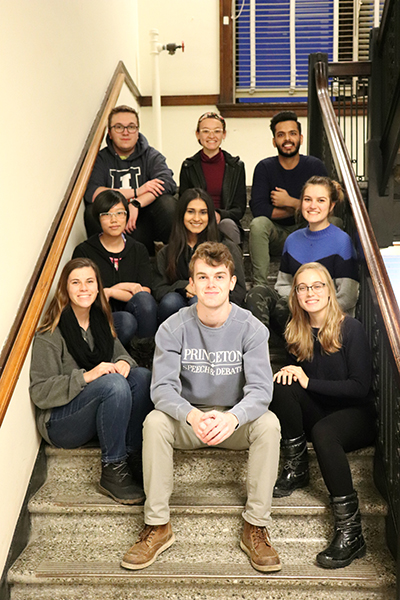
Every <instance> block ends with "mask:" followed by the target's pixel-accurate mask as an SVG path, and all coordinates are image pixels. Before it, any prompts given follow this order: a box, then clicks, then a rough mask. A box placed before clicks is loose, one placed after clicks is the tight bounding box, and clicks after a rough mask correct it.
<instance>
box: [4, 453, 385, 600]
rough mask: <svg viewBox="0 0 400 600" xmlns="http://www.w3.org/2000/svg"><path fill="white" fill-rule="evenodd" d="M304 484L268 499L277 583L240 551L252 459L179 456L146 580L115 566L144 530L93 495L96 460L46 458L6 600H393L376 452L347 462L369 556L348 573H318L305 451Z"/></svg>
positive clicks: (323, 499) (322, 538) (135, 514)
mask: <svg viewBox="0 0 400 600" xmlns="http://www.w3.org/2000/svg"><path fill="white" fill-rule="evenodd" d="M310 453H311V483H310V486H309V487H308V488H306V489H304V490H298V491H296V492H294V493H293V495H292V496H291V497H289V498H283V499H274V503H273V513H272V523H271V526H270V528H269V530H270V533H271V536H272V541H273V544H274V546H275V548H276V549H277V551H278V552H279V555H280V557H281V561H282V565H283V566H282V571H280V572H278V573H274V574H269V575H264V574H261V573H259V572H258V571H255V570H254V569H253V568H252V567H251V566H250V563H249V560H248V558H247V556H246V555H245V554H244V553H243V552H242V551H241V550H240V548H239V540H240V535H241V529H242V518H241V512H242V510H243V505H244V501H245V473H246V461H247V452H243V451H240V452H239V451H227V450H217V449H210V450H196V451H187V452H183V451H176V452H175V485H174V493H173V496H172V499H171V520H172V525H173V529H174V532H175V535H176V542H175V544H174V545H173V546H172V547H171V548H170V549H168V550H167V551H166V552H164V553H163V554H162V555H161V556H160V557H159V559H158V560H157V561H156V562H155V563H154V564H153V565H151V566H150V567H148V568H147V569H144V570H143V571H136V572H133V571H127V570H125V569H123V568H121V567H120V566H119V563H120V559H121V557H122V555H123V554H124V552H125V551H126V550H127V549H128V548H129V547H130V546H131V545H132V543H133V542H134V540H135V539H136V535H137V533H138V532H139V531H140V529H141V527H142V525H143V507H142V506H123V505H120V504H117V503H115V502H114V501H113V500H111V499H108V498H107V497H105V496H103V495H101V494H100V493H99V492H97V488H96V483H97V481H98V479H99V476H100V450H99V449H98V448H90V447H87V448H79V449H77V450H60V449H56V448H52V447H47V448H46V454H47V460H48V476H47V480H46V483H45V484H44V486H43V487H42V488H41V489H40V490H39V491H38V492H37V493H36V495H35V496H34V497H33V498H32V499H31V501H30V503H29V511H30V514H31V522H32V531H31V538H30V542H29V544H28V546H27V547H26V549H25V550H24V552H23V553H22V554H21V556H20V557H19V558H18V560H17V561H16V562H15V564H14V565H13V567H12V568H11V570H10V572H9V583H10V585H11V600H38V599H41V600H67V599H68V600H103V599H104V600H120V599H124V600H145V599H146V600H148V599H149V600H150V599H152V600H153V599H157V598H162V599H163V600H164V599H168V600H189V599H190V600H214V599H215V600H217V599H218V600H221V599H223V600H225V599H226V600H228V599H229V600H230V599H232V600H233V599H235V600H238V599H244V598H252V599H254V600H256V599H257V600H258V599H260V600H261V599H263V600H265V599H274V600H275V599H276V600H277V599H282V598H285V599H286V598H293V599H296V600H303V599H304V600H305V599H310V598H316V597H318V598H320V599H321V600H322V599H323V598H329V599H332V600H333V599H345V598H346V599H354V600H355V599H360V600H361V599H362V600H375V599H378V598H379V599H382V600H383V599H384V600H391V599H392V598H393V599H394V598H395V576H394V572H395V567H394V562H393V560H392V558H391V556H390V555H389V552H388V550H387V549H386V547H385V541H384V515H385V505H384V503H383V501H382V499H381V498H380V497H379V495H378V493H377V491H376V490H375V488H374V485H373V482H372V476H371V473H372V458H373V449H372V448H368V449H366V450H362V451H357V452H354V453H352V455H351V465H352V471H353V474H354V480H355V486H356V489H357V490H358V492H359V496H360V505H361V512H362V517H363V525H364V533H365V538H366V541H367V546H368V551H367V555H366V557H365V558H362V559H359V560H356V561H354V562H353V564H352V565H351V566H349V567H347V568H345V569H336V570H332V571H329V570H325V569H321V568H319V567H317V566H316V565H315V555H316V553H317V552H318V551H319V550H321V549H322V548H324V547H325V544H326V542H327V540H328V539H329V538H330V536H331V533H332V522H331V516H330V511H329V509H328V507H327V504H328V497H327V492H326V489H325V487H324V484H323V482H322V479H321V476H320V474H319V469H318V465H317V463H316V459H315V456H314V454H313V451H312V449H311V450H310Z"/></svg>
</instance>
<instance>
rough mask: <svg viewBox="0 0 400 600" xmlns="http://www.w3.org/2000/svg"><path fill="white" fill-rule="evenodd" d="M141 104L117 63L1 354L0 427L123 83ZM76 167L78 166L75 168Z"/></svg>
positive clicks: (128, 76)
mask: <svg viewBox="0 0 400 600" xmlns="http://www.w3.org/2000/svg"><path fill="white" fill-rule="evenodd" d="M124 83H125V84H126V85H127V87H128V89H129V90H130V91H131V93H132V94H133V95H134V96H135V97H136V98H137V100H138V102H139V103H140V93H139V90H138V89H137V87H136V85H135V83H134V82H133V80H132V78H131V77H130V75H129V73H128V71H127V70H126V68H125V66H124V64H123V63H122V62H120V63H119V64H118V66H117V68H116V70H115V72H114V75H113V77H112V79H111V82H110V84H109V86H108V88H107V91H106V95H105V98H104V100H103V103H102V106H101V108H100V110H99V113H98V114H97V117H96V119H95V122H94V124H93V126H92V128H91V131H90V134H89V137H88V140H87V141H86V143H85V147H84V149H83V151H82V153H81V157H80V159H79V161H78V165H79V168H78V169H77V168H76V169H75V171H74V174H73V176H72V181H71V182H70V184H69V186H68V191H67V194H66V196H64V199H63V202H62V203H61V206H60V209H59V211H58V213H57V215H56V218H55V220H54V222H53V225H52V228H51V230H50V232H49V234H48V236H47V238H46V241H45V244H44V247H43V249H42V251H41V253H40V257H39V260H38V263H37V264H36V267H35V270H34V275H33V276H32V278H31V280H30V282H29V284H28V286H27V289H26V291H25V294H24V298H23V301H22V302H21V305H20V308H19V310H18V314H17V317H16V319H15V321H14V324H13V327H12V328H11V332H10V335H9V336H8V338H7V341H6V343H5V347H4V348H3V352H2V355H1V362H2V364H1V368H2V370H1V377H0V426H1V424H2V422H3V420H4V416H5V414H6V411H7V408H8V406H9V403H10V401H11V397H12V394H13V392H14V389H15V385H16V383H17V381H18V378H19V375H20V372H21V369H22V366H23V364H24V361H25V358H26V355H27V353H28V349H29V347H30V344H31V342H32V338H33V335H34V333H35V331H36V328H37V325H38V322H39V319H40V316H41V313H42V310H43V307H44V305H45V302H46V300H47V296H48V294H49V292H50V289H51V286H52V283H53V280H54V277H55V274H56V272H57V268H58V265H59V263H60V260H61V257H62V254H63V252H64V249H65V245H66V243H67V241H68V238H69V235H70V233H71V229H72V227H73V224H74V221H75V218H76V214H77V212H78V209H79V205H80V203H81V202H82V197H83V195H84V192H85V190H86V186H87V183H88V181H89V177H90V174H91V172H92V169H93V165H94V162H95V160H96V157H97V154H98V152H99V149H100V145H101V142H102V139H103V137H104V132H105V129H106V126H107V118H108V114H109V112H110V110H111V109H112V108H113V107H114V106H116V103H117V100H118V96H119V94H120V92H121V89H122V86H123V84H124ZM78 165H77V167H78Z"/></svg>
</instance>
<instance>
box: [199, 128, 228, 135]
mask: <svg viewBox="0 0 400 600" xmlns="http://www.w3.org/2000/svg"><path fill="white" fill-rule="evenodd" d="M200 133H204V135H210V133H213V134H214V135H221V134H222V133H224V130H223V129H200Z"/></svg>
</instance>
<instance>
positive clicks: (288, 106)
mask: <svg viewBox="0 0 400 600" xmlns="http://www.w3.org/2000/svg"><path fill="white" fill-rule="evenodd" d="M217 107H218V110H219V111H220V113H221V115H222V116H223V117H225V118H229V117H235V118H238V117H240V118H254V117H272V116H273V115H275V114H276V113H278V112H280V111H281V110H294V112H295V113H297V115H298V116H299V117H306V116H307V103H306V102H270V103H268V104H262V103H260V104H258V103H253V102H251V103H248V104H246V103H244V102H243V103H239V102H238V103H237V104H217Z"/></svg>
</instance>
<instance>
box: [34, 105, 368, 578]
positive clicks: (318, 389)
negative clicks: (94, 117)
mask: <svg viewBox="0 0 400 600" xmlns="http://www.w3.org/2000/svg"><path fill="white" fill-rule="evenodd" d="M271 130H272V133H273V144H274V146H275V147H276V149H277V151H278V155H277V156H275V157H271V158H268V159H264V160H262V161H261V162H260V163H259V164H258V165H257V167H256V169H255V172H254V178H253V186H252V199H251V208H252V212H253V217H254V218H253V220H252V222H251V225H250V253H251V258H252V264H253V274H254V284H255V285H254V286H253V287H252V288H251V289H250V290H249V291H248V292H247V293H246V283H245V277H244V269H243V260H242V254H241V244H242V241H243V230H242V227H241V224H240V219H241V218H242V217H243V214H244V211H245V207H246V187H245V170H244V165H243V163H242V161H241V160H240V159H239V158H238V157H236V158H234V157H233V156H231V155H230V154H229V153H227V152H226V151H224V150H222V149H221V144H222V142H223V140H224V139H225V137H226V133H227V132H226V123H225V120H224V119H223V117H221V115H219V114H217V113H205V114H203V115H202V116H201V117H200V118H199V120H198V123H197V127H196V132H195V133H196V138H197V140H198V142H199V143H200V145H201V147H202V149H201V150H200V151H199V152H197V153H196V154H195V155H194V156H192V157H190V158H188V159H186V160H185V161H184V162H183V164H182V168H181V173H180V189H179V194H180V195H179V197H178V198H177V199H176V198H175V197H174V194H175V191H176V190H175V184H174V181H173V175H172V172H171V171H170V169H168V167H167V165H166V162H165V158H164V157H163V156H162V155H161V154H160V153H159V152H157V150H155V149H154V148H152V147H151V146H149V144H148V142H147V140H146V138H145V137H144V136H143V135H142V134H141V133H139V117H138V114H137V112H136V111H135V110H133V109H131V108H130V107H126V106H121V107H117V108H115V109H113V110H112V111H111V113H110V116H109V121H108V134H107V146H106V148H104V149H103V150H101V151H100V153H99V155H98V158H97V160H96V163H95V166H94V170H93V173H92V177H91V179H90V181H89V184H88V188H87V191H86V194H85V203H86V210H85V223H86V227H87V231H88V235H89V237H88V239H87V240H86V241H84V242H82V243H81V244H79V245H78V246H77V247H76V248H75V251H74V253H73V258H72V260H70V261H69V262H68V263H67V264H66V265H65V267H64V269H63V271H62V273H61V276H60V280H59V282H58V286H57V289H56V292H55V295H54V298H53V299H52V301H51V303H50V305H49V307H48V309H47V310H46V312H45V314H44V317H43V320H42V323H41V325H40V326H39V328H38V331H37V333H36V336H35V339H34V343H33V349H32V364H31V382H30V394H31V398H32V401H33V403H34V404H35V406H36V418H37V426H38V429H39V431H40V433H41V435H42V436H43V438H44V439H45V440H46V442H48V443H50V444H53V445H55V446H58V447H62V448H75V447H78V446H81V445H84V444H86V443H88V442H91V441H92V440H93V439H97V440H98V443H99V445H100V448H101V465H102V467H101V478H100V482H99V490H100V491H101V492H102V493H103V494H106V495H108V496H110V497H111V498H113V499H114V500H115V501H117V502H120V503H123V504H138V503H142V502H143V501H145V503H144V518H145V527H144V529H143V531H142V532H141V533H140V534H139V537H138V540H137V541H136V543H135V544H134V545H133V546H132V548H131V549H130V550H128V552H127V553H126V554H125V556H124V557H123V559H122V562H121V565H122V566H123V567H124V568H127V569H131V570H138V569H143V568H145V567H147V566H148V565H150V564H152V563H153V562H154V561H155V560H156V558H157V556H158V555H159V554H160V553H161V552H163V551H164V550H166V549H167V548H169V547H170V546H171V545H172V544H173V543H174V541H175V536H174V533H173V530H172V525H171V522H170V511H169V501H170V496H171V493H172V486H173V449H174V448H179V449H193V448H208V447H215V446H218V447H221V448H230V449H246V448H248V449H249V464H248V474H247V502H246V505H245V507H244V511H243V520H244V524H243V534H242V538H241V541H240V547H241V548H242V550H243V551H244V552H245V553H246V554H247V555H248V556H249V558H250V562H251V564H252V566H253V567H254V568H255V569H257V570H259V571H262V572H266V573H268V572H273V571H278V570H280V569H281V562H280V559H279V555H278V552H277V551H276V549H275V548H274V547H273V545H272V542H271V538H270V535H269V532H268V529H267V527H269V524H270V518H271V503H272V498H273V496H274V497H284V496H288V495H290V494H292V493H293V492H294V491H295V490H297V489H300V488H304V487H306V486H308V484H309V469H308V450H307V443H308V442H311V443H312V444H313V447H314V450H315V453H316V456H317V459H318V463H319V466H320V469H321V473H322V477H323V479H324V481H325V484H326V487H327V489H328V492H329V494H330V501H331V506H332V511H333V515H334V519H335V531H334V536H333V539H332V541H331V543H330V544H329V545H328V546H327V548H326V549H325V550H323V551H322V552H320V553H319V554H318V555H317V558H316V560H317V564H318V565H319V566H321V567H325V568H338V567H344V566H347V565H349V564H350V563H351V562H352V561H353V560H354V559H355V558H359V557H362V556H363V555H364V554H365V551H366V546H365V541H364V537H363V534H362V528H361V517H360V509H359V502H358V496H357V492H356V490H355V489H354V487H353V481H352V476H351V471H350V467H349V463H348V459H347V456H346V453H347V452H349V451H352V450H356V449H358V448H363V447H365V446H368V445H370V444H372V443H373V441H374V438H375V434H376V411H375V405H374V401H373V396H372V391H371V379H372V368H371V356H370V350H369V344H368V340H367V338H366V334H365V332H364V330H363V327H362V325H361V323H360V322H359V321H357V320H356V319H355V318H354V314H355V307H356V303H357V296H358V265H357V257H356V252H355V250H354V247H353V244H352V242H351V239H350V237H349V236H348V235H347V234H346V233H345V232H344V231H343V230H342V229H341V227H340V225H341V220H340V219H338V218H337V217H334V216H333V211H334V209H335V208H336V207H338V206H339V205H340V204H342V203H343V200H344V198H343V192H342V190H341V187H340V185H339V184H338V183H337V182H334V181H332V180H330V179H329V178H328V177H327V176H326V170H325V167H324V165H323V163H321V161H319V160H318V159H316V158H314V157H307V156H302V155H300V154H299V149H300V146H301V143H302V135H301V125H300V122H299V121H298V119H297V116H296V115H295V113H293V112H291V111H284V112H282V113H279V114H278V115H275V117H273V119H272V120H271ZM155 241H161V242H163V243H164V246H163V247H162V248H161V249H160V250H159V251H158V253H157V254H156V256H155V257H154V258H152V259H150V255H153V254H154V249H155V247H154V242H155ZM279 254H281V264H280V269H279V273H278V278H277V281H276V284H275V287H274V288H271V287H270V285H269V279H268V275H269V261H270V255H279ZM242 306H245V308H243V307H242ZM270 327H273V328H274V329H276V331H278V332H279V333H280V334H281V335H283V336H284V339H285V342H286V347H287V351H288V354H287V365H286V366H284V367H282V368H281V369H280V370H279V371H277V372H276V373H275V374H274V375H273V374H272V370H271V365H270V360H269V348H268V339H269V328H270ZM154 336H155V352H154V361H153V362H152V369H151V370H150V369H148V368H144V367H141V366H138V365H137V363H136V362H135V360H134V359H133V358H132V356H131V354H132V346H131V344H132V340H135V339H137V338H139V339H142V340H150V341H151V340H153V339H154ZM280 449H281V455H282V461H283V462H282V471H281V472H280V474H278V464H279V454H280V451H279V450H280Z"/></svg>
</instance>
